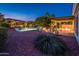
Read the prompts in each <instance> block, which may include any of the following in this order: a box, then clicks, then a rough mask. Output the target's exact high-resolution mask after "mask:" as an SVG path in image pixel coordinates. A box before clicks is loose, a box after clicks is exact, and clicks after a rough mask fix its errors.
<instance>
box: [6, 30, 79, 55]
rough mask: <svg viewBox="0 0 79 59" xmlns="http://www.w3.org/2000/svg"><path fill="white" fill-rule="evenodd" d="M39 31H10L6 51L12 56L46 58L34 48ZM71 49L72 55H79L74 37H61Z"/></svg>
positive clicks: (78, 48)
mask: <svg viewBox="0 0 79 59" xmlns="http://www.w3.org/2000/svg"><path fill="white" fill-rule="evenodd" d="M39 34H42V33H41V32H39V31H30V32H16V31H15V30H11V29H10V30H9V31H8V40H7V43H6V51H7V52H8V53H9V55H12V56H44V55H45V54H42V53H41V52H40V51H38V50H37V49H36V48H34V44H33V41H34V39H35V38H36V37H37V36H38V35H39ZM59 37H60V38H62V39H63V40H64V41H65V42H66V44H67V45H68V46H69V48H70V49H71V54H70V55H79V47H78V44H77V42H76V39H75V37H74V36H59ZM67 55H68V54H67Z"/></svg>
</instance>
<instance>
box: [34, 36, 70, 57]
mask: <svg viewBox="0 0 79 59" xmlns="http://www.w3.org/2000/svg"><path fill="white" fill-rule="evenodd" d="M34 44H35V48H37V49H38V50H40V51H41V52H42V53H44V54H46V55H54V56H55V55H57V56H59V55H60V56H62V55H65V52H66V51H68V50H69V48H68V47H67V46H66V44H65V43H64V42H63V41H61V39H60V38H58V37H57V36H50V35H48V36H47V35H39V36H38V37H37V38H36V40H35V42H34Z"/></svg>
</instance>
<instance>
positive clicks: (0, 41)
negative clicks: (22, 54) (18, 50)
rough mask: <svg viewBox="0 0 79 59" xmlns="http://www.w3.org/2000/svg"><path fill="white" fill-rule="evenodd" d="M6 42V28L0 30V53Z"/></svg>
mask: <svg viewBox="0 0 79 59" xmlns="http://www.w3.org/2000/svg"><path fill="white" fill-rule="evenodd" d="M6 40H7V28H0V52H3V51H4V49H5V43H6Z"/></svg>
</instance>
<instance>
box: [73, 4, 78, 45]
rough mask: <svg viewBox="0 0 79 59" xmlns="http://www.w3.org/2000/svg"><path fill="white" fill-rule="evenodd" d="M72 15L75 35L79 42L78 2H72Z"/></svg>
mask: <svg viewBox="0 0 79 59" xmlns="http://www.w3.org/2000/svg"><path fill="white" fill-rule="evenodd" d="M72 15H73V16H75V24H74V25H75V33H74V34H75V37H76V39H77V42H78V44H79V3H74V4H73V9H72Z"/></svg>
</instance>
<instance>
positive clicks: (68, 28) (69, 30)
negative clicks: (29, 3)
mask: <svg viewBox="0 0 79 59" xmlns="http://www.w3.org/2000/svg"><path fill="white" fill-rule="evenodd" d="M49 20H51V25H50V29H51V30H50V32H52V33H55V34H60V35H66V34H73V33H74V20H75V19H74V16H68V17H55V18H50V19H49Z"/></svg>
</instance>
